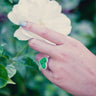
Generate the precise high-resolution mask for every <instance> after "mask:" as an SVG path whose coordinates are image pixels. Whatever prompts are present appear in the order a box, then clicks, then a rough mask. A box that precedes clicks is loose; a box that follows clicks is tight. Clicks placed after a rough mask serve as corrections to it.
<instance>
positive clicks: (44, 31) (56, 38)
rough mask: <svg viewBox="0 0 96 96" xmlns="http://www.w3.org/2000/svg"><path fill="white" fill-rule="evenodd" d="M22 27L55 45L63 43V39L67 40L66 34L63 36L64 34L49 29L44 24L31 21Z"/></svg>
mask: <svg viewBox="0 0 96 96" xmlns="http://www.w3.org/2000/svg"><path fill="white" fill-rule="evenodd" d="M23 28H24V29H26V30H28V31H31V32H33V33H35V34H37V35H39V36H41V37H43V38H45V39H47V40H49V41H51V42H53V43H55V44H57V45H61V44H63V43H64V41H65V40H67V36H65V35H63V34H60V33H58V32H55V31H53V30H50V29H48V28H46V27H44V26H41V25H37V24H34V23H31V22H27V23H26V25H25V26H23Z"/></svg>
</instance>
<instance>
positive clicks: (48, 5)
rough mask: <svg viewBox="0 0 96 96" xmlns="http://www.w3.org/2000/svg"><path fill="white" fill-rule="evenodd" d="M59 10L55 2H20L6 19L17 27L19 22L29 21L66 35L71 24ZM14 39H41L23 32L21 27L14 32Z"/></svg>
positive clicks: (45, 0) (44, 0)
mask: <svg viewBox="0 0 96 96" xmlns="http://www.w3.org/2000/svg"><path fill="white" fill-rule="evenodd" d="M61 10H62V9H61V6H60V5H59V4H58V3H57V2H56V1H49V0H20V1H19V3H18V4H17V5H15V6H14V7H13V10H12V11H11V12H10V13H9V14H8V18H9V19H10V20H11V21H12V22H13V23H15V24H17V25H19V22H20V21H29V22H33V23H35V24H39V25H41V26H45V27H47V28H49V29H51V30H54V31H56V32H59V33H62V34H64V35H68V34H69V33H70V31H71V22H70V20H69V19H68V18H67V17H66V16H65V15H64V14H63V13H61ZM14 37H17V38H18V39H19V40H29V39H30V38H37V39H43V38H41V37H40V36H37V35H36V34H34V33H32V32H29V31H25V30H24V29H23V28H22V27H20V28H19V29H17V30H16V32H15V34H14Z"/></svg>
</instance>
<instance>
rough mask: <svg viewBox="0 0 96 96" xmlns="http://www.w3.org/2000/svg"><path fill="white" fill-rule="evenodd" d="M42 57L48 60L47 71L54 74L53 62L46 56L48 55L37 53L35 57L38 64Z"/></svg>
mask: <svg viewBox="0 0 96 96" xmlns="http://www.w3.org/2000/svg"><path fill="white" fill-rule="evenodd" d="M43 57H47V58H48V62H47V69H48V70H50V71H52V72H54V70H55V67H54V61H53V60H52V59H51V58H50V57H49V56H48V55H45V54H42V53H38V54H37V55H36V57H35V58H36V60H37V61H38V62H39V60H40V59H41V58H43Z"/></svg>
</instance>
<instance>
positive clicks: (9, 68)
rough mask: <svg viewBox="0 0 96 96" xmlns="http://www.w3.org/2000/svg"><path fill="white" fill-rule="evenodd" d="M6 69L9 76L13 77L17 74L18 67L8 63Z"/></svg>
mask: <svg viewBox="0 0 96 96" xmlns="http://www.w3.org/2000/svg"><path fill="white" fill-rule="evenodd" d="M6 69H7V71H8V77H9V78H12V77H13V76H14V75H15V74H16V68H15V67H14V66H13V65H12V64H10V65H7V66H6Z"/></svg>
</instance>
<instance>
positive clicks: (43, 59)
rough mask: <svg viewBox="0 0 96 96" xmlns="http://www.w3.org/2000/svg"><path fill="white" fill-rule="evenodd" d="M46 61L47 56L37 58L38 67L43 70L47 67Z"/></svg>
mask: <svg viewBox="0 0 96 96" xmlns="http://www.w3.org/2000/svg"><path fill="white" fill-rule="evenodd" d="M47 62H48V57H43V58H41V59H40V60H39V65H40V69H41V68H42V69H43V70H45V69H47Z"/></svg>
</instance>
